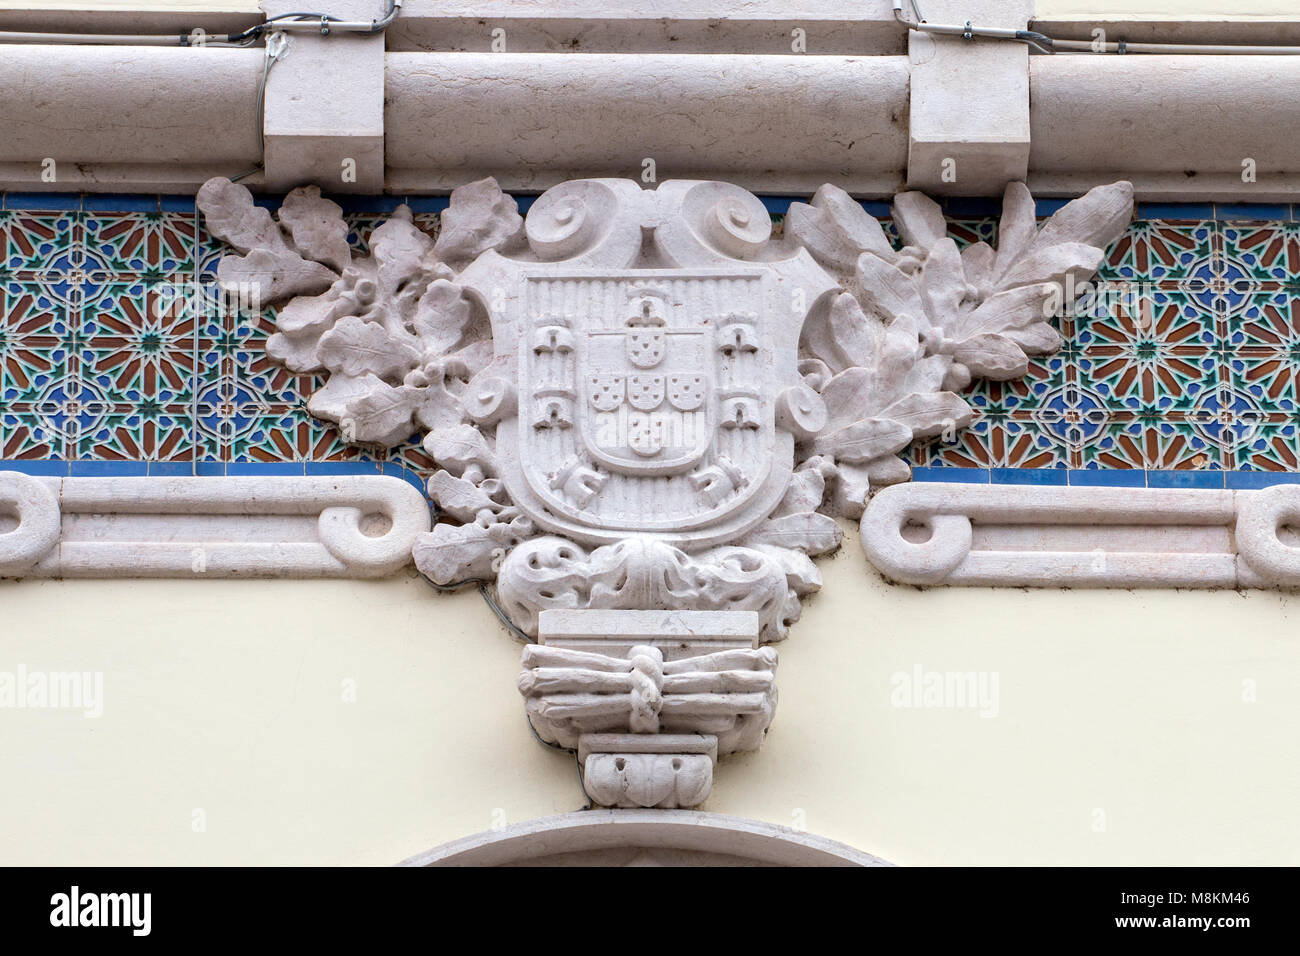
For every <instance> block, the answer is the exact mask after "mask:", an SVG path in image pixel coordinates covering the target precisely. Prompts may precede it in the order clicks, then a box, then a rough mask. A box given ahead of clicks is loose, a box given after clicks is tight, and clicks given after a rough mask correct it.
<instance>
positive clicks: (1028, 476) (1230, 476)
mask: <svg viewBox="0 0 1300 956" xmlns="http://www.w3.org/2000/svg"><path fill="white" fill-rule="evenodd" d="M912 480H913V481H918V482H951V483H957V484H967V485H969V484H981V485H982V484H988V483H990V482H991V483H992V484H995V485H1055V486H1060V485H1067V484H1068V485H1070V486H1072V487H1076V488H1212V489H1219V488H1229V489H1238V490H1242V491H1249V490H1251V489H1257V488H1268V487H1270V486H1272V485H1283V484H1288V485H1294V484H1300V473H1297V472H1289V471H1192V470H1186V471H1184V470H1177V471H1175V470H1169V471H1142V470H1139V469H1121V468H1115V469H1099V468H1090V469H1086V470H1085V469H1074V470H1071V471H1066V470H1065V469H1062V468H992V469H989V468H961V467H957V466H952V467H947V468H934V467H916V468H913V469H912Z"/></svg>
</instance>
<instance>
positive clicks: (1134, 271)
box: [1097, 219, 1221, 283]
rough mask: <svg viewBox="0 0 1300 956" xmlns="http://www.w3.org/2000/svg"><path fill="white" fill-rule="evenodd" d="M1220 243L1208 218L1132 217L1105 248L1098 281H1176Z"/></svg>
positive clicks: (1198, 265) (1202, 262) (1210, 256)
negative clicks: (1118, 237) (1105, 251)
mask: <svg viewBox="0 0 1300 956" xmlns="http://www.w3.org/2000/svg"><path fill="white" fill-rule="evenodd" d="M1219 247H1221V242H1220V241H1219V238H1218V235H1217V232H1216V229H1215V223H1214V222H1213V221H1209V220H1190V221H1178V220H1163V219H1151V220H1136V221H1134V223H1133V224H1132V225H1131V226H1130V227H1129V230H1128V232H1127V233H1125V234H1124V235H1123V236H1121V237H1120V239H1119V240H1118V241H1117V242H1116V243H1115V244H1114V245H1113V246H1111V247H1110V249H1109V250H1107V255H1106V259H1105V261H1104V262H1103V263H1102V267H1101V269H1100V270H1099V272H1098V274H1097V276H1098V278H1099V279H1101V280H1102V281H1110V280H1126V281H1134V282H1143V283H1149V282H1173V283H1177V282H1179V281H1182V280H1184V279H1187V278H1189V277H1191V276H1193V275H1194V274H1196V273H1197V271H1198V269H1199V268H1202V267H1204V266H1206V265H1208V264H1210V263H1211V261H1212V259H1213V256H1214V252H1215V250H1216V249H1217V248H1219Z"/></svg>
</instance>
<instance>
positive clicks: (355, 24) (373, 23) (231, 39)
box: [0, 0, 402, 47]
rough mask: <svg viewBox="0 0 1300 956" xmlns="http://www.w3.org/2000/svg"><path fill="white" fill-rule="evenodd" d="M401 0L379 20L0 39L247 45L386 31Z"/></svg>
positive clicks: (287, 16)
mask: <svg viewBox="0 0 1300 956" xmlns="http://www.w3.org/2000/svg"><path fill="white" fill-rule="evenodd" d="M401 9H402V0H388V6H387V7H386V8H385V10H384V15H383V16H382V17H380V18H379V19H377V20H343V19H340V18H339V17H335V16H331V15H330V14H328V13H280V14H277V15H276V16H273V17H267V19H265V20H264V21H262V22H261V23H256V24H254V25H253V26H251V27H249V28H248V29H247V30H241V31H240V32H239V33H218V34H213V35H210V36H209V35H208V34H207V33H204V32H203V31H201V30H195V31H192V32H190V33H130V34H128V33H39V32H30V31H13V30H0V43H45V44H51V45H69V44H70V45H97V46H179V47H208V46H212V47H247V46H252V45H253V44H254V43H256V42H257V41H258V40H259V39H260V38H261V37H262V36H263V35H264V34H266V33H267V32H271V33H276V32H279V31H281V30H315V31H317V32H319V33H320V35H321V36H330V35H331V34H334V33H359V34H363V35H365V34H375V33H383V32H384V31H385V30H386V29H388V27H389V26H390V25H391V24H392V23H393V21H394V20H396V19H397V14H398V13H399V11H400V10H401Z"/></svg>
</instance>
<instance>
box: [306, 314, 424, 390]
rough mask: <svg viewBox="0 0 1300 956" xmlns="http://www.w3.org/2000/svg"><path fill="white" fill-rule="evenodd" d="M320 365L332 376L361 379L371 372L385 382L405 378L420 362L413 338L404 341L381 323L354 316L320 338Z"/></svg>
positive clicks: (342, 320)
mask: <svg viewBox="0 0 1300 956" xmlns="http://www.w3.org/2000/svg"><path fill="white" fill-rule="evenodd" d="M317 351H318V354H319V355H320V361H321V364H322V365H324V366H325V367H326V368H327V369H329V370H330V371H331V372H340V373H342V374H344V375H349V376H358V375H364V374H365V373H366V372H372V373H374V374H375V375H377V376H379V377H380V378H382V379H390V378H398V379H400V378H401V377H402V376H404V375H405V374H406V373H407V372H408V371H409V370H410V368H411V366H412V365H414V364H415V363H416V362H417V361H418V360H419V358H420V353H419V351H418V350H417V349H416V347H415V339H414V337H413V336H406V337H405V338H401V337H399V336H397V335H394V334H393V333H392V332H390V331H389V330H388V329H386V328H384V327H383V326H382V325H380V324H379V323H378V322H366V321H365V320H363V319H359V318H357V317H355V316H348V317H347V318H344V319H341V320H340V321H339V322H338V323H337V324H336V325H335V326H334V328H332V329H330V330H329V331H328V332H326V333H325V334H324V335H322V336H321V339H320V345H319V347H318V350H317Z"/></svg>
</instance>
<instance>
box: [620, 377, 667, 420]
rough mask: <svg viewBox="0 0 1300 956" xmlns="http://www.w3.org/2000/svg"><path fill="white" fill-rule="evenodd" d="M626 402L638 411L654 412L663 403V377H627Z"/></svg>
mask: <svg viewBox="0 0 1300 956" xmlns="http://www.w3.org/2000/svg"><path fill="white" fill-rule="evenodd" d="M627 400H628V402H629V403H630V404H631V406H632V407H633V408H635V409H637V410H638V411H642V412H652V411H654V410H655V409H656V408H658V407H659V406H660V405H662V404H663V401H664V377H663V376H662V375H630V376H628V380H627Z"/></svg>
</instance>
